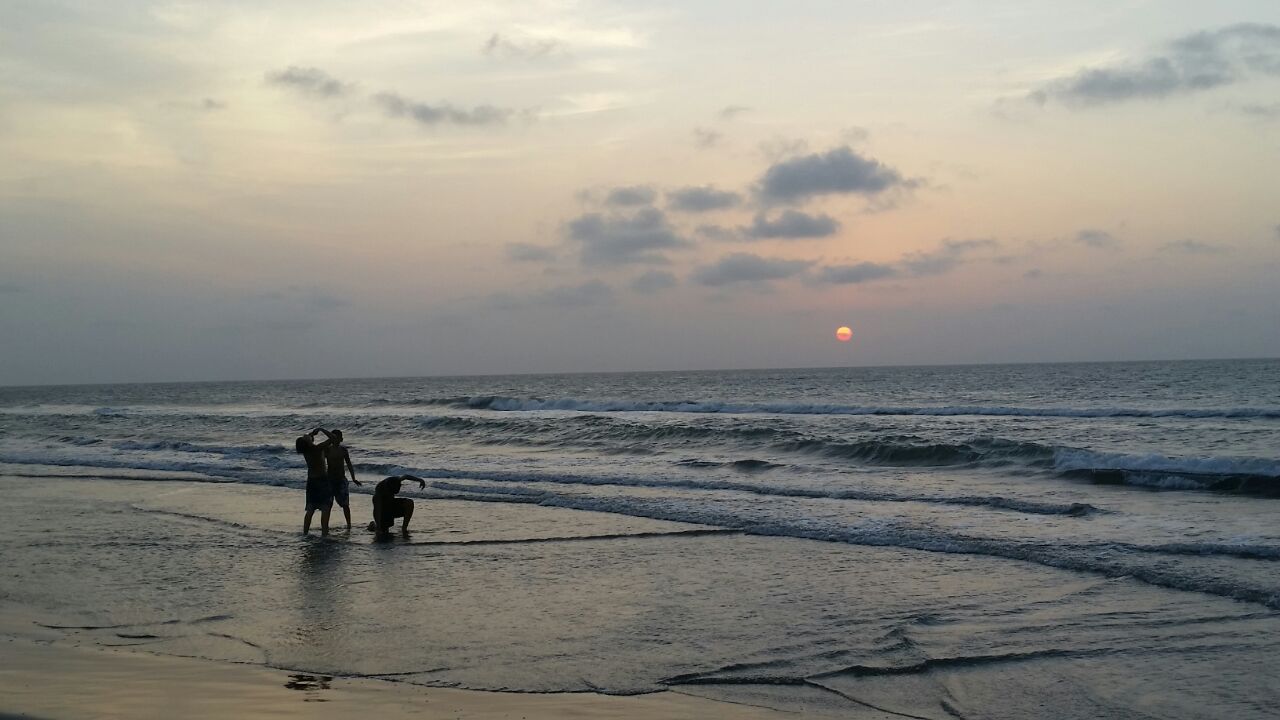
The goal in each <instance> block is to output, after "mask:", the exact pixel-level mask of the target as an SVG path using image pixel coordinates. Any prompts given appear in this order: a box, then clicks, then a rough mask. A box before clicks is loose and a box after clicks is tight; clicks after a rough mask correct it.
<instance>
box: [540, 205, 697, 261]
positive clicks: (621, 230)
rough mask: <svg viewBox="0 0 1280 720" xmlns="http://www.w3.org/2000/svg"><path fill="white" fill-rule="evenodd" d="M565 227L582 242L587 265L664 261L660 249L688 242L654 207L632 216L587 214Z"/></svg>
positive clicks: (572, 239)
mask: <svg viewBox="0 0 1280 720" xmlns="http://www.w3.org/2000/svg"><path fill="white" fill-rule="evenodd" d="M566 230H567V235H568V237H569V239H570V240H571V241H574V242H577V243H579V244H580V245H581V258H582V263H583V264H584V265H619V264H625V263H665V262H667V258H666V256H664V255H662V254H661V252H660V251H662V250H674V249H677V248H681V247H685V246H687V245H689V242H688V241H687V240H685V239H684V238H682V237H680V236H679V235H678V234H677V233H676V230H675V228H673V227H672V226H671V223H669V222H668V221H667V217H666V215H664V214H663V213H662V211H660V210H658V209H656V208H651V207H646V208H641V209H640V210H639V211H637V212H636V213H635V214H634V215H629V216H619V215H603V214H601V213H587V214H586V215H582V216H580V217H577V218H575V219H573V220H571V221H569V224H568V225H567V227H566Z"/></svg>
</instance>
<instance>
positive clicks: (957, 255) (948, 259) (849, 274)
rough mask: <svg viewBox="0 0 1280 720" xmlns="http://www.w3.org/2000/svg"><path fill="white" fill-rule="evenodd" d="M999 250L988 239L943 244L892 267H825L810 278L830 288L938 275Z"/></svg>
mask: <svg viewBox="0 0 1280 720" xmlns="http://www.w3.org/2000/svg"><path fill="white" fill-rule="evenodd" d="M999 246H1000V243H999V242H998V241H996V240H993V239H991V238H975V239H970V240H944V241H942V243H941V245H939V246H938V248H937V249H935V250H929V251H926V252H914V253H907V254H906V255H903V256H902V257H901V258H899V259H898V261H897V262H894V263H887V264H886V263H875V262H860V263H855V264H851V265H828V266H826V267H823V268H820V269H819V270H818V271H817V272H816V273H814V278H815V279H816V280H817V281H818V282H822V283H830V284H833V285H853V284H859V283H865V282H871V281H873V280H884V279H886V278H898V277H929V276H933V275H942V274H944V273H948V272H951V271H952V270H955V269H956V268H958V267H960V266H961V265H963V264H964V263H966V262H969V261H970V260H971V259H973V254H974V253H976V252H979V251H982V250H989V249H994V248H997V247H999Z"/></svg>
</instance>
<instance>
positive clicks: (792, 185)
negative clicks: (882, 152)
mask: <svg viewBox="0 0 1280 720" xmlns="http://www.w3.org/2000/svg"><path fill="white" fill-rule="evenodd" d="M914 184H915V181H912V180H905V179H903V177H902V175H901V174H900V173H899V172H898V171H897V170H895V169H893V168H891V167H889V166H887V165H885V164H883V163H881V162H880V161H878V160H875V159H872V158H866V157H863V156H861V155H859V154H858V153H855V152H854V151H853V150H851V149H850V148H849V147H848V146H844V147H838V148H835V149H834V150H830V151H828V152H825V153H815V154H812V155H802V156H800V157H796V158H792V159H789V160H782V161H780V162H777V163H775V164H774V165H772V166H771V167H770V168H769V169H768V170H766V171H765V173H764V177H763V178H761V179H760V183H759V193H760V196H761V198H762V199H763V200H765V201H769V202H801V201H804V200H807V199H809V198H811V197H814V196H817V195H828V194H855V195H863V196H868V197H869V196H873V195H877V194H879V193H882V192H884V191H886V190H889V189H892V188H895V187H899V186H903V187H910V186H914Z"/></svg>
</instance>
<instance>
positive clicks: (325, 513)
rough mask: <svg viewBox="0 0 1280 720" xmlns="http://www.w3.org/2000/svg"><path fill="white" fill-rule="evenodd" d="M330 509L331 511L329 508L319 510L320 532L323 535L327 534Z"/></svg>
mask: <svg viewBox="0 0 1280 720" xmlns="http://www.w3.org/2000/svg"><path fill="white" fill-rule="evenodd" d="M330 509H332V507H331V506H327V507H322V508H320V532H321V533H323V534H325V535H328V534H329V510H330Z"/></svg>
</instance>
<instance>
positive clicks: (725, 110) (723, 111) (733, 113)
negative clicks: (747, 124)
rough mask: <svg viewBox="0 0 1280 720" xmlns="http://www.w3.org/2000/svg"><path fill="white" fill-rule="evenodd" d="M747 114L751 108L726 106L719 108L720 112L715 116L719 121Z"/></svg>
mask: <svg viewBox="0 0 1280 720" xmlns="http://www.w3.org/2000/svg"><path fill="white" fill-rule="evenodd" d="M749 112H751V108H749V107H747V106H746V105H726V106H725V107H722V108H720V112H718V113H716V116H717V117H719V118H720V119H721V120H733V119H735V118H737V117H738V116H740V115H744V114H746V113H749Z"/></svg>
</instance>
